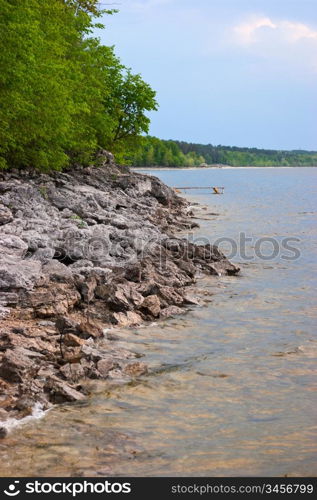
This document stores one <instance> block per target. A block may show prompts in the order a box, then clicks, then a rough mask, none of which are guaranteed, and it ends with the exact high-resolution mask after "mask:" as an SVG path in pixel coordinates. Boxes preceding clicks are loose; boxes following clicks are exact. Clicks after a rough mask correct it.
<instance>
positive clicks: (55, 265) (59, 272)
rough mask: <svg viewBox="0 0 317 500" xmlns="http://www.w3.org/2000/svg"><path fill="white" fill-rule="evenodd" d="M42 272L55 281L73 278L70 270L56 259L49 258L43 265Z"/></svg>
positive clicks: (66, 280) (66, 281)
mask: <svg viewBox="0 0 317 500" xmlns="http://www.w3.org/2000/svg"><path fill="white" fill-rule="evenodd" d="M42 271H43V274H45V275H46V276H48V278H49V279H50V281H57V282H58V283H69V282H71V281H72V279H73V275H72V272H71V270H70V269H69V268H68V267H67V266H65V264H63V263H62V262H59V261H58V260H50V261H49V262H48V263H47V264H45V265H44V266H43V269H42Z"/></svg>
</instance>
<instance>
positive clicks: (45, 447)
mask: <svg viewBox="0 0 317 500" xmlns="http://www.w3.org/2000/svg"><path fill="white" fill-rule="evenodd" d="M150 173H151V174H153V175H157V176H159V177H160V178H161V179H162V180H163V181H165V182H166V183H167V184H169V185H171V186H205V185H206V186H208V185H210V186H224V187H225V191H224V195H223V196H217V195H212V194H210V192H208V191H205V192H204V191H189V192H188V193H186V194H185V196H187V198H190V200H192V201H193V202H199V203H200V204H201V205H203V206H205V207H207V208H206V209H205V210H204V209H201V210H200V212H199V213H200V214H201V216H202V217H203V219H205V220H201V221H200V224H201V227H200V229H198V230H197V231H195V234H194V237H204V238H208V239H210V240H211V241H215V240H216V239H217V237H219V236H224V237H227V238H234V240H235V241H239V233H242V232H244V233H245V234H246V236H248V237H250V238H251V237H252V238H253V239H252V241H250V242H248V244H247V248H246V250H247V252H248V255H251V256H253V257H254V258H253V259H252V260H245V259H243V258H242V256H241V255H240V254H239V252H237V254H236V255H235V256H233V257H232V260H233V261H235V262H238V263H240V266H241V274H240V276H239V277H219V278H217V277H203V278H202V279H201V280H199V286H200V288H203V289H205V290H206V291H208V292H211V293H212V295H211V296H209V297H208V302H207V303H206V304H205V305H204V306H203V307H194V306H193V307H192V308H190V309H189V310H188V312H187V313H186V314H185V315H183V316H181V317H177V318H174V319H170V320H166V321H163V322H158V323H157V324H154V325H150V326H146V327H143V328H138V329H135V330H130V331H129V330H122V331H120V332H118V333H119V334H120V336H121V338H122V345H123V346H128V347H130V348H132V349H135V350H138V351H139V352H142V353H143V354H144V356H145V358H144V360H145V361H147V362H148V363H149V364H150V366H151V367H152V368H153V373H152V374H150V375H148V376H145V377H142V378H140V379H139V380H137V381H135V382H134V383H133V384H129V385H127V386H122V387H117V388H115V387H113V388H111V387H109V385H108V383H107V382H106V381H104V382H98V383H94V384H92V385H91V388H92V394H91V397H90V398H89V399H88V401H87V402H85V403H84V404H80V405H64V406H61V407H59V408H55V409H53V410H52V411H50V412H49V413H48V414H47V415H46V416H45V418H43V419H42V420H34V421H33V422H31V423H30V422H29V423H27V424H25V425H24V426H22V427H20V428H19V429H14V430H13V431H12V433H11V434H10V435H9V436H8V437H7V438H6V439H5V440H3V441H2V442H0V473H1V475H12V476H14V475H22V476H23V475H24V476H27V475H33V476H36V475H43V476H50V475H51V476H54V475H64V476H69V475H86V476H98V475H107V474H113V475H131V476H134V475H143V476H144V475H145V476H147V475H157V476H160V475H181V476H191V475H196V476H239V475H247V476H257V475H259V476H273V475H285V474H287V475H295V476H298V475H303V476H310V475H312V476H315V475H316V472H317V446H316V444H317V440H316V413H317V412H316V408H317V401H316V396H315V394H316V393H315V390H316V354H317V342H316V335H315V331H316V316H317V314H316V308H315V289H316V261H317V259H316V246H317V234H316V233H317V229H316V214H317V207H316V199H317V197H316V176H317V170H316V169H313V168H283V169H263V168H262V169H260V168H259V169H206V170H205V169H196V170H160V171H154V170H152V171H151V172H150ZM211 213H213V214H215V213H217V214H219V215H210V214H211ZM262 237H266V238H267V237H270V238H275V239H276V241H277V242H278V244H279V247H280V248H281V251H280V252H279V255H277V256H276V257H275V258H273V259H263V258H261V256H256V255H255V254H254V252H255V248H254V247H255V246H256V240H257V239H259V238H262ZM287 237H295V238H297V239H298V240H299V241H296V244H295V245H294V246H296V248H297V249H298V250H299V252H300V256H299V258H297V259H296V260H287V259H285V258H282V257H285V255H287V256H288V257H289V256H290V255H291V252H285V251H284V250H283V248H282V244H283V239H285V238H287ZM231 246H232V245H231V243H230V242H229V241H225V242H224V243H222V248H223V249H224V250H226V251H228V252H230V251H231ZM271 250H272V244H271V243H269V242H263V244H261V251H262V253H263V254H265V255H268V254H269V253H271Z"/></svg>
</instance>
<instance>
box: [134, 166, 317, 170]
mask: <svg viewBox="0 0 317 500" xmlns="http://www.w3.org/2000/svg"><path fill="white" fill-rule="evenodd" d="M316 167H317V165H276V166H267V167H265V166H263V165H262V166H259V165H245V166H242V167H241V166H239V167H234V166H232V165H224V166H223V167H213V166H208V167H199V166H198V167H185V166H182V167H159V166H158V167H155V166H151V167H146V166H145V167H134V166H130V167H129V168H130V169H131V170H155V171H156V170H162V171H164V170H233V169H243V168H250V169H251V168H252V169H257V168H265V169H274V168H316Z"/></svg>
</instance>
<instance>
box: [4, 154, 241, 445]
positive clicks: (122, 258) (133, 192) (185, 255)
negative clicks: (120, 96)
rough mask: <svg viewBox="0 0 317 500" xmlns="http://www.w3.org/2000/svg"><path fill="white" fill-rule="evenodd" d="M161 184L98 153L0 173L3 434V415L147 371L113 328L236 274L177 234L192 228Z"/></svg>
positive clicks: (153, 315) (183, 206)
mask: <svg viewBox="0 0 317 500" xmlns="http://www.w3.org/2000/svg"><path fill="white" fill-rule="evenodd" d="M191 215H192V214H191V211H190V207H189V205H188V203H187V202H186V201H185V200H184V199H183V198H180V197H179V196H177V195H176V194H175V193H174V191H173V190H172V189H170V188H168V187H167V186H165V185H164V184H163V183H162V182H161V181H160V180H159V179H157V178H156V177H152V176H146V175H142V174H139V173H132V172H130V171H129V170H128V169H127V168H125V167H119V166H117V165H116V164H115V163H114V160H113V156H112V155H111V154H110V153H108V152H105V151H103V152H102V153H100V155H99V156H98V158H97V160H96V165H95V166H91V167H87V168H83V167H76V168H72V170H69V171H65V172H63V173H60V172H57V173H53V174H49V175H48V174H40V173H38V172H34V171H26V170H25V171H10V172H5V171H3V172H0V436H1V437H4V436H5V435H6V432H7V426H6V422H7V421H8V419H11V418H12V417H14V418H18V419H19V418H23V417H26V416H28V415H31V414H32V412H33V411H34V405H35V404H36V406H37V407H39V405H41V407H42V408H43V409H46V408H49V407H50V406H51V405H53V404H56V403H63V402H72V401H78V400H82V399H84V398H85V397H86V392H87V389H86V388H85V384H84V383H83V381H85V379H87V378H93V379H97V378H101V379H108V380H109V381H112V382H115V381H118V382H122V381H124V382H126V381H129V380H131V379H132V378H133V377H136V376H140V375H142V374H144V373H146V371H147V366H146V365H145V364H144V363H142V362H140V361H139V359H138V354H137V353H134V352H130V351H127V350H124V349H122V348H118V347H116V342H115V340H111V335H108V336H107V331H109V328H115V327H116V326H119V327H120V326H121V327H122V326H124V327H127V326H135V325H139V324H141V323H142V322H146V321H153V320H159V319H160V318H167V317H169V316H173V315H175V314H180V313H182V312H183V310H184V308H186V306H188V304H195V303H196V302H197V300H196V297H195V296H194V295H193V292H192V286H193V284H194V283H195V276H196V275H197V274H198V273H199V272H205V273H209V274H213V275H219V274H236V273H237V272H238V271H239V269H238V268H237V267H236V266H234V265H233V264H231V263H230V262H229V261H228V260H227V259H226V258H225V256H224V255H223V254H222V253H221V252H220V251H219V250H218V249H217V248H216V247H214V246H212V245H209V244H207V245H204V246H197V245H194V244H192V243H190V242H188V241H187V240H186V239H185V238H184V239H182V238H180V237H177V234H179V231H180V230H186V229H191V228H193V227H194V226H195V225H197V224H196V223H195V222H194V220H193V219H192V218H191Z"/></svg>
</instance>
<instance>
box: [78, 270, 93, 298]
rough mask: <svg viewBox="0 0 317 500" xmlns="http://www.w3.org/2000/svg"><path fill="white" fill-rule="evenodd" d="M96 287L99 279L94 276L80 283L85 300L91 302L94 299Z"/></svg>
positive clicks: (80, 289)
mask: <svg viewBox="0 0 317 500" xmlns="http://www.w3.org/2000/svg"><path fill="white" fill-rule="evenodd" d="M96 287H97V280H96V278H95V277H94V276H91V277H90V278H88V279H87V280H86V281H84V282H83V283H81V284H80V285H79V292H80V294H81V296H82V298H83V300H84V301H85V302H87V303H89V302H91V301H92V300H93V299H94V292H95V289H96Z"/></svg>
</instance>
